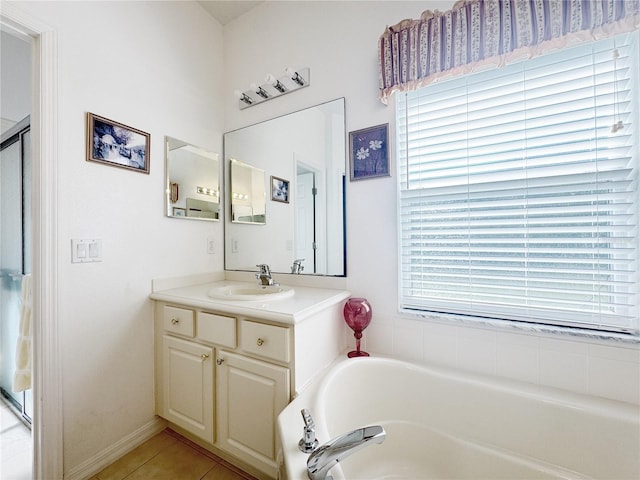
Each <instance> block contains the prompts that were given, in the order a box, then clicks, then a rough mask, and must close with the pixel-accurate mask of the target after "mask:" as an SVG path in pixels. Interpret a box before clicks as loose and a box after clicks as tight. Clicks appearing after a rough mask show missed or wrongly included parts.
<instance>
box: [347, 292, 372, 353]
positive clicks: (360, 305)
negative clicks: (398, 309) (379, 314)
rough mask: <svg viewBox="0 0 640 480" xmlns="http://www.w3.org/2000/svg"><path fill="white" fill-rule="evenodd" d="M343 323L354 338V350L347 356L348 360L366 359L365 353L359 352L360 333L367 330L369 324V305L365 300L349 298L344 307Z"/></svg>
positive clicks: (370, 312)
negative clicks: (351, 331)
mask: <svg viewBox="0 0 640 480" xmlns="http://www.w3.org/2000/svg"><path fill="white" fill-rule="evenodd" d="M343 313H344V321H345V322H346V323H347V325H349V328H351V330H353V336H354V337H355V338H356V349H355V350H352V351H351V352H349V353H348V354H347V356H348V357H349V358H353V357H368V356H369V354H368V353H367V352H363V351H362V350H360V339H361V338H362V331H363V330H364V329H365V328H367V326H368V325H369V323H370V322H371V315H372V311H371V305H370V304H369V302H368V301H367V299H366V298H350V299H349V300H347V303H345V305H344V312H343Z"/></svg>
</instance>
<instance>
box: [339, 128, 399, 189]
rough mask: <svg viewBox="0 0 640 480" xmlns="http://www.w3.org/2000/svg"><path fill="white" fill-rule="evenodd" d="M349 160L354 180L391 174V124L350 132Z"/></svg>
mask: <svg viewBox="0 0 640 480" xmlns="http://www.w3.org/2000/svg"><path fill="white" fill-rule="evenodd" d="M349 160H350V163H351V180H352V181H353V180H363V179H366V178H374V177H388V176H390V175H391V173H390V172H389V124H388V123H385V124H384V125H376V126H375V127H369V128H364V129H362V130H355V131H353V132H350V133H349Z"/></svg>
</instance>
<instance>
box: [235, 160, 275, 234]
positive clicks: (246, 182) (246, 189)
mask: <svg viewBox="0 0 640 480" xmlns="http://www.w3.org/2000/svg"><path fill="white" fill-rule="evenodd" d="M229 162H230V164H229V173H230V175H231V192H230V193H231V198H230V201H229V204H230V205H231V221H232V222H233V223H260V224H264V223H266V213H267V205H266V202H267V200H266V198H267V194H266V190H265V179H264V170H260V169H259V168H255V167H252V166H251V165H247V164H246V163H243V162H241V161H239V160H236V159H234V158H232V159H231V160H229Z"/></svg>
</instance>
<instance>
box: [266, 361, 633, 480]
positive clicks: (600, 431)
mask: <svg viewBox="0 0 640 480" xmlns="http://www.w3.org/2000/svg"><path fill="white" fill-rule="evenodd" d="M303 408H308V409H309V410H310V412H311V415H312V416H313V418H314V421H315V424H316V435H317V438H318V439H319V441H320V444H323V443H324V442H326V441H328V440H329V439H331V438H334V437H336V436H339V435H341V434H343V433H346V432H348V431H350V430H353V429H356V428H359V427H364V426H368V425H381V426H383V427H384V429H385V430H386V433H387V436H386V439H385V441H384V443H382V444H380V445H371V446H369V447H367V448H365V449H363V450H361V451H359V452H357V453H355V454H354V455H352V456H350V457H348V458H346V459H344V460H343V461H341V462H340V463H339V464H338V465H336V466H335V467H334V468H333V469H332V470H331V471H330V472H329V473H330V474H331V475H332V476H333V478H334V480H340V479H349V480H353V479H363V480H365V479H366V480H373V479H400V478H404V479H487V480H488V479H491V480H493V479H509V480H515V479H542V478H567V479H586V478H591V479H611V480H627V479H628V480H638V479H640V409H639V407H638V406H637V405H631V404H628V403H623V402H615V401H609V400H604V399H599V398H594V397H589V396H583V395H578V394H571V393H569V392H564V391H560V390H556V389H550V388H549V389H547V388H540V387H536V386H533V385H529V384H525V383H519V382H511V381H508V380H504V381H502V380H496V379H494V378H488V377H480V376H473V375H467V374H463V373H460V372H455V371H448V370H440V369H436V368H430V367H422V366H416V365H412V364H408V363H404V362H400V361H396V360H392V359H385V358H353V359H346V358H345V359H344V360H340V361H338V362H336V363H335V364H334V365H333V366H332V367H331V369H330V370H329V371H328V373H327V374H326V375H325V376H324V377H323V378H321V379H319V380H318V381H317V382H316V383H315V384H313V385H311V386H310V387H309V388H307V389H306V390H305V391H303V393H302V394H300V395H299V396H298V397H297V398H296V399H295V400H294V401H293V402H292V403H291V404H290V405H289V406H287V408H286V409H285V410H284V411H283V412H282V413H281V414H280V416H279V417H278V435H279V441H280V446H281V448H282V451H281V452H280V458H281V464H280V477H281V478H283V479H287V478H288V479H290V480H298V479H300V480H302V479H306V478H307V473H306V460H307V457H308V455H307V454H304V453H302V452H300V451H299V450H298V441H299V440H300V438H301V437H302V426H303V421H302V416H301V414H300V410H301V409H303Z"/></svg>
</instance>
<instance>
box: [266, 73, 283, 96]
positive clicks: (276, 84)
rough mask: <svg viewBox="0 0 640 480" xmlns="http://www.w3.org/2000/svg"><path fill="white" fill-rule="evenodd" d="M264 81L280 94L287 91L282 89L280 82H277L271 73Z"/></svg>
mask: <svg viewBox="0 0 640 480" xmlns="http://www.w3.org/2000/svg"><path fill="white" fill-rule="evenodd" d="M264 81H265V82H267V83H268V84H269V85H271V86H272V87H273V88H275V89H276V90H277V91H279V92H280V93H284V92H286V91H287V89H286V88H285V87H284V85H282V83H280V80H278V79H277V78H276V77H274V76H273V75H272V74H271V73H270V74H269V75H267V78H265V79H264Z"/></svg>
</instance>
